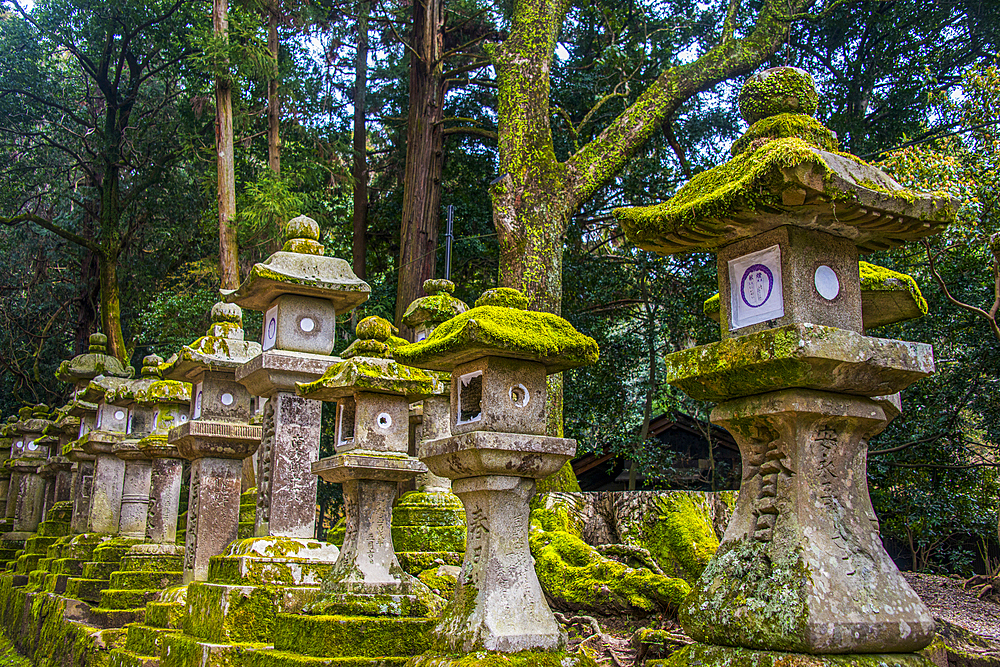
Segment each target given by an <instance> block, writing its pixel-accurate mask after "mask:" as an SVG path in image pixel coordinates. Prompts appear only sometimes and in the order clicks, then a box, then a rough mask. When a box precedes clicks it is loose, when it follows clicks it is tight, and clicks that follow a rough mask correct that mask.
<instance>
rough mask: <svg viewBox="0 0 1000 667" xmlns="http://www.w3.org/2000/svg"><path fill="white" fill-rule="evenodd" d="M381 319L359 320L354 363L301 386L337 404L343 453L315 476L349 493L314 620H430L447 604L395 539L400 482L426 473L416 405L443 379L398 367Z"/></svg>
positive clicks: (306, 392)
mask: <svg viewBox="0 0 1000 667" xmlns="http://www.w3.org/2000/svg"><path fill="white" fill-rule="evenodd" d="M391 331H392V327H391V325H390V324H389V322H388V321H386V320H384V319H382V318H381V317H366V318H365V319H363V320H361V321H360V322H358V326H357V335H358V340H357V341H356V342H355V344H354V345H353V347H352V350H353V354H352V355H351V356H350V358H348V359H345V360H344V361H342V362H340V363H338V364H335V365H334V366H331V367H330V369H329V370H328V371H327V372H326V373H325V374H324V375H323V377H321V378H320V379H319V380H317V381H315V382H312V383H309V384H300V385H299V391H300V392H301V393H302V395H303V396H306V397H308V398H310V399H312V400H321V401H335V402H336V403H337V413H336V414H337V417H336V426H335V433H336V442H335V448H336V451H337V453H336V454H335V455H334V456H331V457H328V458H324V459H320V460H319V461H317V462H316V463H314V464H313V466H312V470H313V472H314V473H316V474H318V475H319V476H320V477H322V478H323V479H324V480H326V481H328V482H338V483H341V484H342V485H343V488H344V508H345V518H346V533H345V535H344V546H343V547H342V548H341V550H340V556H339V558H338V559H337V563H336V565H334V567H333V570H332V571H331V572H330V574H328V575H327V576H326V577H325V578H324V580H323V588H322V592H321V593H320V596H319V598H318V599H317V601H316V602H315V603H313V605H312V606H311V608H310V613H312V614H321V615H326V614H343V615H348V616H382V615H389V616H407V617H414V616H425V615H428V614H429V613H431V612H433V611H437V609H440V607H441V606H443V603H442V601H441V600H439V599H437V598H436V596H434V595H433V594H432V593H431V592H430V590H429V589H427V587H426V586H424V584H423V583H421V582H420V581H419V580H417V579H416V578H414V577H412V576H410V575H408V574H406V573H405V572H404V571H403V570H402V568H400V566H399V562H398V561H397V559H396V554H395V549H394V548H393V543H392V535H391V533H390V526H391V523H392V522H391V517H392V514H391V512H392V503H393V501H394V500H395V499H396V493H397V484H398V483H399V482H403V481H408V480H411V479H413V478H414V477H415V476H416V475H417V474H418V473H420V472H422V471H424V470H425V468H424V465H423V464H422V463H420V461H418V460H417V459H416V458H415V457H412V456H409V455H408V453H407V449H408V446H409V431H410V428H409V404H410V402H412V401H414V400H419V399H421V398H423V397H425V396H428V395H429V394H431V393H432V391H433V389H434V384H435V382H437V379H436V378H434V377H432V376H431V375H428V374H427V373H425V372H423V371H421V370H419V369H417V368H409V367H407V366H403V365H401V364H399V363H396V362H395V361H394V360H393V359H392V351H391V349H390V347H389V345H387V344H386V341H387V340H388V339H389V336H390V334H391Z"/></svg>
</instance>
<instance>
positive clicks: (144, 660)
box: [108, 648, 160, 667]
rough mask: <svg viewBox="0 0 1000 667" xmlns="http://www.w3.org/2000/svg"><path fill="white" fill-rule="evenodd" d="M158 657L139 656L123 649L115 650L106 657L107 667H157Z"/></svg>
mask: <svg viewBox="0 0 1000 667" xmlns="http://www.w3.org/2000/svg"><path fill="white" fill-rule="evenodd" d="M159 664H160V657H159V656H152V655H139V654H138V653H133V652H132V651H128V650H126V649H123V648H116V649H113V650H112V651H111V655H110V656H108V667H159Z"/></svg>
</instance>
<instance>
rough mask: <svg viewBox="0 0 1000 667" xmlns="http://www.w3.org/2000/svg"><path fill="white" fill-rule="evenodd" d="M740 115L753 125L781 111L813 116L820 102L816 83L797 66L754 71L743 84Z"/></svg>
mask: <svg viewBox="0 0 1000 667" xmlns="http://www.w3.org/2000/svg"><path fill="white" fill-rule="evenodd" d="M739 105H740V115H741V116H743V120H745V121H746V122H747V123H749V124H751V125H753V124H754V123H756V122H757V121H758V120H762V119H764V118H769V117H771V116H777V115H778V114H782V113H798V114H806V115H810V116H811V115H812V114H813V113H815V111H816V107H817V106H818V105H819V95H818V94H817V93H816V82H815V81H813V78H812V75H811V74H810V73H809V72H807V71H805V70H804V69H799V68H798V67H772V68H771V69H766V70H764V71H763V72H758V73H757V74H754V75H753V76H751V77H750V78H749V79H747V82H746V83H745V84H743V89H742V90H740V96H739Z"/></svg>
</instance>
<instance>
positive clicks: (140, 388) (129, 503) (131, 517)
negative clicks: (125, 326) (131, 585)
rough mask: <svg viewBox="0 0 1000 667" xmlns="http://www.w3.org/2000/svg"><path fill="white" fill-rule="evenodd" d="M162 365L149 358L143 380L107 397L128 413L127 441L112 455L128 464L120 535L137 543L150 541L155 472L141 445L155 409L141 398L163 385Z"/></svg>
mask: <svg viewBox="0 0 1000 667" xmlns="http://www.w3.org/2000/svg"><path fill="white" fill-rule="evenodd" d="M161 363H163V359H162V358H160V357H158V356H156V355H155V354H151V355H149V356H147V357H145V358H144V359H143V360H142V369H141V371H140V373H139V379H137V380H131V381H127V382H123V383H122V384H121V385H119V386H118V387H116V388H115V389H114V390H113V391H111V392H108V395H107V400H108V402H109V403H111V404H112V405H114V406H116V407H120V408H123V409H124V410H126V423H125V437H123V438H121V439H120V440H119V441H118V442H117V443H115V445H114V447H112V451H113V452H114V454H115V456H117V457H118V458H120V459H121V460H122V461H124V462H125V477H124V481H123V483H122V505H121V512H120V514H119V520H118V534H119V535H121V536H122V537H127V538H130V539H135V540H143V539H145V537H146V515H147V514H148V512H149V485H150V481H151V479H152V472H153V461H152V458H150V456H149V455H148V454H147V453H146V452H145V451H143V450H142V449H140V448H139V441H140V440H141V439H142V438H144V437H146V436H147V435H149V434H150V433H151V432H152V430H153V407H152V406H151V405H149V404H148V403H147V402H145V401H140V400H139V395H140V394H141V393H143V392H145V391H147V390H148V389H149V387H150V386H151V385H152V384H154V383H155V382H158V381H162V378H161V376H160V372H161V371H160V364H161Z"/></svg>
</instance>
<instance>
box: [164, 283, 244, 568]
mask: <svg viewBox="0 0 1000 667" xmlns="http://www.w3.org/2000/svg"><path fill="white" fill-rule="evenodd" d="M259 353H260V345H259V344H257V343H254V342H251V341H247V340H245V339H244V336H243V311H242V310H240V308H239V306H235V305H233V304H227V303H217V304H215V305H214V306H212V324H211V326H210V327H209V329H208V331H207V332H206V334H205V335H204V336H202V337H201V338H199V339H198V340H196V341H194V342H193V343H191V345H185V346H184V347H182V348H181V350H180V351H179V352H178V353H176V354H174V355H173V356H171V357H170V359H168V360H167V361H166V363H164V364H163V367H162V369H161V370H162V374H163V377H164V378H167V379H170V380H176V381H178V382H189V383H191V385H192V390H191V408H190V410H191V412H190V419H189V420H187V421H185V420H179V421H180V423H179V424H177V425H176V426H173V428H171V429H170V430H169V432H168V434H167V442H168V443H169V444H170V445H173V446H175V447H176V448H177V450H178V452H179V453H180V455H181V456H183V457H184V458H186V459H188V460H189V461H191V481H190V484H189V487H188V514H187V532H186V533H185V551H184V583H189V582H191V581H204V580H205V579H206V578H207V577H208V566H209V559H210V558H211V557H212V556H215V555H217V554H220V553H222V550H223V549H225V547H226V545H227V544H229V543H230V542H232V541H233V540H235V539H236V537H237V532H238V529H239V519H240V517H239V511H240V491H241V488H240V485H241V481H242V473H243V459H245V458H247V457H248V456H251V455H252V454H253V453H254V451H256V449H257V447H258V445H259V444H260V427H259V426H251V425H250V424H249V423H248V421H249V419H250V412H251V406H250V393H249V392H248V391H247V390H246V387H244V386H243V385H242V384H240V383H239V382H237V381H236V378H235V374H236V369H237V368H239V367H240V366H242V365H243V364H244V363H245V362H246V361H247V359H250V358H252V357H254V356H255V355H257V354H259Z"/></svg>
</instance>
